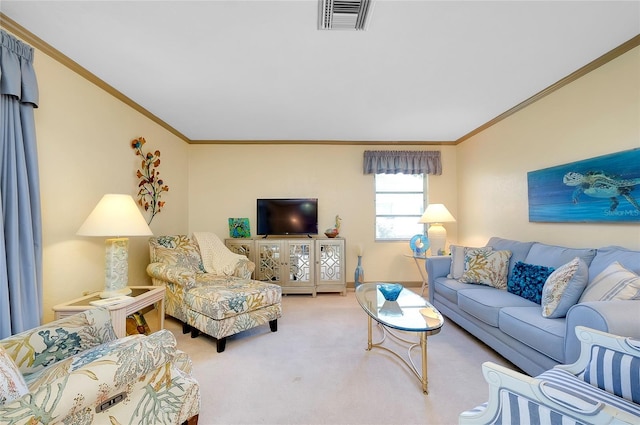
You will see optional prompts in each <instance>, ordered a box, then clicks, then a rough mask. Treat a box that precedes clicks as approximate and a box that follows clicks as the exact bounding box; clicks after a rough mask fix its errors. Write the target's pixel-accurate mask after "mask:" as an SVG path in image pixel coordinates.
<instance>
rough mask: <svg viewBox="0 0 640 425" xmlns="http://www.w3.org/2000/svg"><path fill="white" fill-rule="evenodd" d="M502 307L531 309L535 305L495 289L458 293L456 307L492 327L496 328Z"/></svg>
mask: <svg viewBox="0 0 640 425" xmlns="http://www.w3.org/2000/svg"><path fill="white" fill-rule="evenodd" d="M504 306H516V307H531V306H536V304H535V303H534V302H531V301H529V300H526V299H524V298H522V297H519V296H517V295H514V294H511V293H509V292H507V291H502V290H499V289H495V288H481V287H480V288H474V289H462V290H460V291H458V307H460V309H461V310H463V311H465V312H466V313H469V314H470V315H472V316H473V317H475V318H477V319H478V320H480V321H482V322H484V323H486V324H487V325H490V326H493V327H498V324H499V313H500V309H502V308H503V307H504ZM538 308H539V306H538Z"/></svg>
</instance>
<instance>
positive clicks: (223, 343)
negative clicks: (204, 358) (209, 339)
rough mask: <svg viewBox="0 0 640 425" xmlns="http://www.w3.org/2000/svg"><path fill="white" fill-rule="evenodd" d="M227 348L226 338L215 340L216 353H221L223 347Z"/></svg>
mask: <svg viewBox="0 0 640 425" xmlns="http://www.w3.org/2000/svg"><path fill="white" fill-rule="evenodd" d="M226 346H227V338H226V337H224V338H218V339H217V340H216V351H217V352H218V353H222V352H223V351H224V349H225V347H226Z"/></svg>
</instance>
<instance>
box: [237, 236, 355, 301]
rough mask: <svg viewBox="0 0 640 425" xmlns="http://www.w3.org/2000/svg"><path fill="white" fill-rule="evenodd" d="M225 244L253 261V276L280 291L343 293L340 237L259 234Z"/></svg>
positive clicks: (342, 263)
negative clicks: (272, 284)
mask: <svg viewBox="0 0 640 425" xmlns="http://www.w3.org/2000/svg"><path fill="white" fill-rule="evenodd" d="M225 245H226V246H227V247H228V248H229V249H230V250H231V251H233V252H235V253H237V254H242V255H245V256H246V257H247V258H249V260H251V261H252V262H254V263H255V265H256V269H255V271H254V276H253V278H254V279H256V280H260V281H267V282H271V283H277V284H278V285H280V286H281V287H282V293H283V294H311V295H312V296H314V297H315V296H316V294H317V293H318V292H340V293H342V295H346V294H347V282H346V273H345V268H346V267H345V266H346V260H345V240H344V239H343V238H326V237H313V236H312V235H307V236H306V237H305V236H303V235H300V236H297V237H269V238H268V239H267V238H266V236H259V237H256V238H254V239H240V238H238V239H225Z"/></svg>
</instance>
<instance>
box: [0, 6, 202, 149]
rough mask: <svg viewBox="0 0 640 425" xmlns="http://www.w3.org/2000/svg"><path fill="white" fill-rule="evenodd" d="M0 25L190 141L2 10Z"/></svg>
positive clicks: (187, 139) (184, 139) (168, 129)
mask: <svg viewBox="0 0 640 425" xmlns="http://www.w3.org/2000/svg"><path fill="white" fill-rule="evenodd" d="M0 26H2V27H3V28H5V29H7V30H8V31H9V32H11V33H12V34H14V35H15V36H16V37H18V38H20V39H22V40H23V41H25V42H26V43H28V44H30V45H31V46H32V47H35V48H36V49H38V50H40V51H41V52H42V53H44V54H45V55H47V56H49V57H51V58H52V59H54V60H56V61H58V62H60V63H61V64H62V65H64V66H66V67H67V68H69V69H70V70H71V71H73V72H75V73H76V74H78V75H80V76H81V77H83V78H85V79H86V80H87V81H89V82H90V83H92V84H94V85H96V86H98V87H100V88H101V89H102V90H104V91H106V92H107V93H109V94H110V95H112V96H113V97H115V98H116V99H118V100H120V101H121V102H122V103H124V104H125V105H128V106H129V107H131V108H132V109H134V110H136V111H137V112H139V113H140V114H142V115H144V116H145V117H147V118H149V119H150V120H151V121H153V122H155V123H156V124H158V125H159V126H160V127H162V128H164V129H166V130H167V131H169V132H170V133H172V134H173V135H175V136H177V137H178V138H180V139H182V140H183V141H185V142H187V143H190V140H189V138H188V137H187V136H185V135H184V134H182V133H180V132H179V131H178V130H176V129H175V128H173V127H172V126H170V125H169V124H167V123H166V122H165V121H163V120H161V119H160V118H158V117H157V116H156V115H154V114H153V113H151V112H150V111H149V110H147V109H145V108H143V107H142V106H140V105H139V104H138V103H136V102H134V101H133V100H131V99H130V98H129V97H127V96H125V95H124V94H123V93H122V92H120V91H118V90H116V89H115V88H114V87H113V86H111V85H109V84H107V83H106V82H105V81H104V80H101V79H100V78H98V77H97V76H96V75H95V74H93V73H91V72H89V71H88V70H87V69H86V68H84V67H82V66H81V65H79V64H78V63H77V62H75V61H73V60H72V59H71V58H69V57H68V56H66V55H64V54H63V53H62V52H60V51H59V50H57V49H55V48H54V47H53V46H51V45H50V44H49V43H47V42H46V41H44V40H42V39H41V38H40V37H38V36H36V35H35V34H33V33H32V32H30V31H29V30H27V29H26V28H24V27H23V26H21V25H20V24H18V23H17V22H15V21H14V20H12V19H11V18H9V17H8V16H7V15H5V14H3V13H2V12H0Z"/></svg>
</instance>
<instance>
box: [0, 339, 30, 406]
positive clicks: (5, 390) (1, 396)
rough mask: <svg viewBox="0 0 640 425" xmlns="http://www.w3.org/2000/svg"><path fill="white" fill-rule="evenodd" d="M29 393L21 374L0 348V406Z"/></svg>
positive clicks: (9, 357)
mask: <svg viewBox="0 0 640 425" xmlns="http://www.w3.org/2000/svg"><path fill="white" fill-rule="evenodd" d="M28 393H29V389H28V388H27V384H26V383H25V381H24V378H23V376H22V373H20V370H19V369H18V366H16V364H15V363H14V361H13V359H12V358H11V356H9V354H7V352H6V351H5V350H4V348H2V347H1V346H0V406H2V405H3V404H5V403H10V402H11V401H13V400H15V399H17V398H20V397H22V396H23V395H25V394H28Z"/></svg>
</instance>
